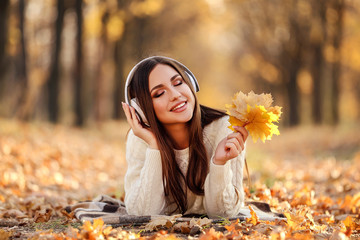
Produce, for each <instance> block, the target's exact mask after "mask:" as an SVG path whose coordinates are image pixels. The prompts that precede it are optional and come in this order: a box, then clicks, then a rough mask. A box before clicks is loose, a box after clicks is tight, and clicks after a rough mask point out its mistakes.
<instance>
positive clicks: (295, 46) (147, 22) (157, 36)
mask: <svg viewBox="0 0 360 240" xmlns="http://www.w3.org/2000/svg"><path fill="white" fill-rule="evenodd" d="M359 16H360V1H358V0H316V1H314V0H272V1H268V0H243V1H239V0H196V1H195V0H194V1H182V0H132V1H126V0H46V1H44V0H1V1H0V116H1V117H3V118H15V119H20V120H26V121H31V120H40V121H50V122H53V123H62V124H70V125H72V124H73V125H77V126H82V125H86V124H89V123H101V122H104V121H108V120H111V119H121V118H122V117H123V113H122V110H121V101H122V100H123V91H124V90H123V86H124V79H125V78H126V75H127V73H128V72H129V70H130V69H131V68H132V66H133V65H134V64H135V63H137V62H138V61H139V60H140V59H142V58H144V57H148V56H151V55H160V54H161V55H166V56H169V57H173V58H175V59H177V60H179V61H181V62H183V63H184V64H185V65H186V66H188V67H189V68H190V69H191V70H192V72H193V73H194V74H195V75H196V77H197V79H198V81H199V83H200V88H201V90H200V92H199V93H198V95H199V98H200V101H201V103H203V104H205V105H209V106H212V107H215V108H220V109H224V105H225V103H230V101H231V97H232V95H233V94H234V93H235V92H237V91H240V90H241V91H243V92H245V93H247V92H249V91H250V90H254V92H255V93H262V92H269V93H272V94H273V97H274V99H275V103H276V105H280V106H283V107H284V108H283V112H284V115H283V120H282V124H283V125H284V126H295V125H300V124H305V125H306V124H318V125H319V124H326V125H338V124H350V125H356V124H357V123H358V122H359V120H360V112H359V109H360V106H359V104H360V83H359V82H360V81H359V79H360V18H359Z"/></svg>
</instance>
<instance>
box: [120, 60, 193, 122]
mask: <svg viewBox="0 0 360 240" xmlns="http://www.w3.org/2000/svg"><path fill="white" fill-rule="evenodd" d="M153 58H163V59H166V60H170V61H172V62H175V63H177V64H178V65H180V66H181V67H183V68H184V70H185V73H186V75H187V76H188V77H189V79H190V82H191V84H192V86H193V88H194V90H195V92H198V91H199V90H200V88H199V84H198V82H197V80H196V78H195V76H194V74H193V73H192V72H191V71H190V70H189V69H188V68H187V67H186V66H185V65H184V64H182V63H180V62H178V61H176V60H175V59H172V58H169V57H163V56H152V57H148V58H145V59H143V60H141V61H140V62H138V63H137V64H136V65H135V66H134V67H133V68H132V69H131V71H130V72H129V74H128V76H127V78H126V82H125V102H126V103H127V104H129V105H130V106H132V107H133V108H134V109H135V111H136V114H137V116H138V118H139V120H140V122H143V123H144V124H145V125H146V126H150V125H149V122H148V121H147V119H146V117H145V114H144V111H143V110H142V109H141V107H140V105H139V103H138V100H137V99H136V98H132V99H130V94H129V92H130V89H129V87H130V83H131V81H132V79H133V76H134V73H135V71H136V69H137V68H138V66H139V65H140V64H141V63H143V62H145V61H147V60H150V59H153Z"/></svg>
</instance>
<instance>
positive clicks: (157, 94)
mask: <svg viewBox="0 0 360 240" xmlns="http://www.w3.org/2000/svg"><path fill="white" fill-rule="evenodd" d="M164 92H165V91H161V92H158V93H156V94H155V95H154V98H158V97H160V96H161V95H163V94H164Z"/></svg>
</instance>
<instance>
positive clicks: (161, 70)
mask: <svg viewBox="0 0 360 240" xmlns="http://www.w3.org/2000/svg"><path fill="white" fill-rule="evenodd" d="M177 74H179V73H178V72H177V71H176V70H175V69H174V68H172V67H170V66H169V65H166V64H158V65H156V66H155V68H154V69H153V70H152V71H151V72H150V75H149V88H150V89H151V88H152V87H154V86H156V85H159V84H165V83H166V82H169V81H170V79H171V78H172V77H173V76H175V75H177Z"/></svg>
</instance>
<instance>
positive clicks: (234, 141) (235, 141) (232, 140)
mask: <svg viewBox="0 0 360 240" xmlns="http://www.w3.org/2000/svg"><path fill="white" fill-rule="evenodd" d="M240 138H241V137H240ZM227 143H233V144H234V145H235V147H236V150H238V151H239V152H241V151H242V149H243V146H241V143H240V142H239V140H238V139H237V138H231V139H228V140H227Z"/></svg>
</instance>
